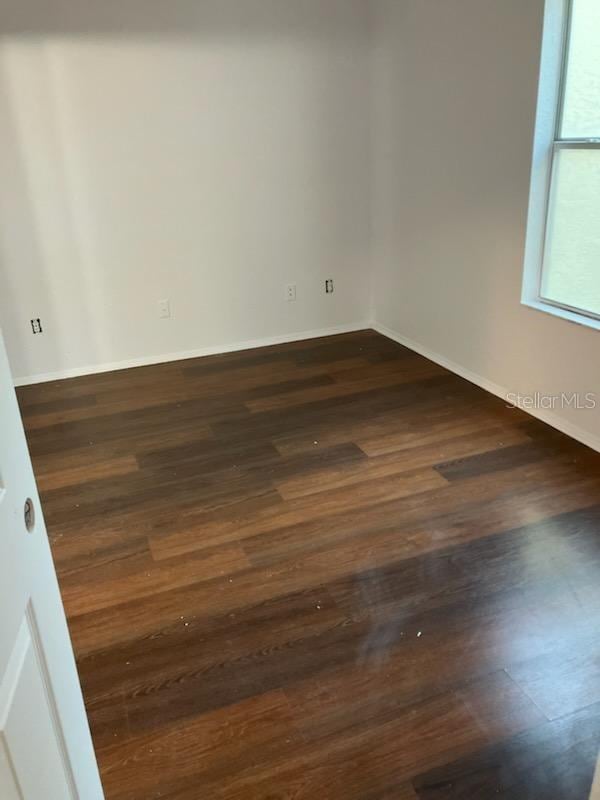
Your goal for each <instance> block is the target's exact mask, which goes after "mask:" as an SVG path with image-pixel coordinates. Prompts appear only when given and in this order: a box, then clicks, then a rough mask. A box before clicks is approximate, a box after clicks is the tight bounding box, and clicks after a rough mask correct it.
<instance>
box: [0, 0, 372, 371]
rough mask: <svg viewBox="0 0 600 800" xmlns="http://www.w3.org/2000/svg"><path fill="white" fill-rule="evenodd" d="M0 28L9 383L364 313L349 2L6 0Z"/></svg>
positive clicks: (364, 111) (363, 169)
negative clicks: (162, 315)
mask: <svg viewBox="0 0 600 800" xmlns="http://www.w3.org/2000/svg"><path fill="white" fill-rule="evenodd" d="M0 30H1V31H2V33H3V36H2V39H1V40H0V41H1V44H0V174H1V175H2V180H1V181H0V277H1V280H2V284H1V291H0V321H1V324H2V326H3V328H4V333H5V337H6V341H7V347H8V350H9V355H10V359H11V362H12V367H13V372H14V374H15V376H16V378H17V379H23V378H29V379H31V378H32V377H35V376H39V375H40V374H43V373H60V374H66V373H68V372H69V371H70V370H72V371H80V370H82V371H85V370H87V369H93V368H98V367H100V366H102V365H106V364H107V363H108V364H110V363H112V362H121V361H127V360H139V359H160V358H161V357H168V356H170V355H171V354H174V353H180V352H188V351H195V350H203V349H210V348H216V349H221V348H224V347H227V346H234V345H236V344H237V343H239V342H241V341H246V340H254V339H262V338H265V337H285V336H288V335H289V336H293V334H296V333H298V332H305V331H312V330H315V329H321V328H330V327H332V326H346V325H347V326H350V327H352V326H358V325H360V324H361V323H364V322H365V320H366V318H367V312H368V298H369V201H370V198H369V181H370V178H369V176H370V164H369V157H370V147H369V51H368V45H369V41H368V9H367V4H366V3H365V2H364V0H243V2H240V0H169V2H163V0H120V1H119V2H117V1H116V0H109V1H108V2H99V3H94V4H86V3H73V2H69V0H53V2H47V0H38V1H37V2H34V0H25V2H24V3H23V2H19V3H17V0H11V3H8V4H3V6H2V11H0ZM330 277H331V278H334V280H335V292H334V294H333V295H330V296H326V295H325V293H324V281H325V279H326V278H330ZM287 283H296V284H297V287H298V288H297V297H298V299H297V301H296V302H295V303H288V302H286V301H285V299H284V287H285V285H286V284H287ZM163 298H170V300H171V306H172V315H173V316H172V318H171V319H170V320H167V321H165V320H160V319H159V318H158V313H157V302H158V301H159V300H161V299H163ZM32 317H40V318H41V319H42V323H43V326H44V333H43V334H42V335H38V336H33V334H32V332H31V328H30V322H29V321H30V319H31V318H32Z"/></svg>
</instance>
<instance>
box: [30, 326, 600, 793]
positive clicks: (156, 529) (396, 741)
mask: <svg viewBox="0 0 600 800" xmlns="http://www.w3.org/2000/svg"><path fill="white" fill-rule="evenodd" d="M19 396H20V402H21V407H22V411H23V414H24V419H25V424H26V428H27V434H28V440H29V444H30V448H31V452H32V457H33V460H34V467H35V470H36V474H37V477H38V481H39V487H40V490H41V493H42V498H43V502H44V508H45V513H46V518H47V524H48V529H49V532H50V537H51V541H52V547H53V552H54V556H55V559H56V564H57V569H58V572H59V580H60V584H61V589H62V593H63V598H64V601H65V605H66V608H67V613H68V616H69V624H70V628H71V632H72V636H73V640H74V645H75V648H76V653H77V657H78V663H79V669H80V674H81V677H82V682H83V688H84V695H85V699H86V703H87V708H88V713H89V717H90V722H91V726H92V731H93V735H94V740H95V743H96V747H97V752H98V757H99V761H100V767H101V771H102V776H103V781H104V784H105V788H106V796H107V800H149V799H150V798H159V797H160V798H177V800H198V798H200V797H202V798H217V800H234V799H235V800H246V798H256V799H257V800H267V798H268V800H276V799H279V798H281V800H283V798H286V799H289V800H291V799H292V798H293V800H304V798H306V800H308V799H310V800H313V799H314V798H319V800H391V798H394V800H415V799H416V798H420V800H433V799H434V798H435V799H437V798H453V800H455V799H456V798H465V800H466V798H469V800H472V799H473V798H481V799H482V800H484V799H485V800H487V799H488V798H505V799H506V800H508V799H509V798H510V800H525V798H527V800H529V798H532V799H533V798H535V799H536V800H538V799H543V800H554V799H555V798H556V800H559V798H560V800H587V797H588V795H589V791H590V786H591V782H592V775H593V771H594V766H595V762H596V757H597V754H598V748H599V746H600V646H599V645H600V625H599V622H600V580H599V579H600V495H599V488H600V457H599V456H598V455H596V454H594V453H592V452H591V451H589V450H587V449H586V448H584V447H583V446H580V445H578V444H576V443H574V442H573V441H571V440H569V439H567V438H566V437H564V436H562V435H560V434H558V433H556V432H554V431H553V430H552V429H550V428H547V427H545V426H544V425H542V424H541V423H538V422H536V421H534V420H532V419H531V418H530V417H527V416H526V415H524V414H523V413H521V412H519V411H515V410H511V409H508V408H506V407H505V405H504V403H503V402H502V401H500V400H498V399H497V398H494V397H491V396H490V395H488V394H486V393H485V392H483V391H482V390H480V389H478V388H476V387H474V386H472V385H471V384H469V383H467V382H466V381H464V380H462V379H460V378H458V377H456V376H454V375H452V374H450V373H448V372H446V371H445V370H443V369H441V368H440V367H438V366H436V365H434V364H432V363H431V362H428V361H426V360H425V359H423V358H421V357H420V356H417V355H416V354H414V353H412V352H410V351H408V350H406V349H404V348H402V347H401V346H399V345H397V344H395V343H393V342H391V341H389V340H388V339H386V338H384V337H382V336H380V335H378V334H375V333H373V332H371V331H364V332H360V333H356V334H348V335H344V336H336V337H330V338H327V339H320V340H312V341H307V342H298V343H293V344H286V345H281V346H276V347H271V348H264V349H261V350H255V351H248V352H246V353H237V354H229V355H223V356H216V357H210V358H205V359H197V360H194V361H187V362H177V363H170V364H164V365H158V366H153V367H144V368H140V369H133V370H125V371H122V372H116V373H109V374H104V375H93V376H89V377H85V378H78V379H73V380H68V381H62V382H59V383H53V384H43V385H40V386H32V387H27V388H23V389H21V390H20V391H19Z"/></svg>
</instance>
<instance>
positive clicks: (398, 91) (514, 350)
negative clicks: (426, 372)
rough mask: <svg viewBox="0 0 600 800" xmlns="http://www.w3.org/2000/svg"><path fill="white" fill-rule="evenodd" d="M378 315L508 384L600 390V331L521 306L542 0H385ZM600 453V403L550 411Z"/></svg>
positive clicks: (378, 151)
mask: <svg viewBox="0 0 600 800" xmlns="http://www.w3.org/2000/svg"><path fill="white" fill-rule="evenodd" d="M374 12H375V14H374V51H373V120H374V127H373V152H374V171H373V208H372V216H373V220H374V256H373V258H374V291H375V309H376V319H377V321H378V323H379V324H380V325H382V326H384V327H385V329H387V330H391V331H392V332H394V333H395V334H396V335H397V336H399V338H401V339H403V340H405V341H407V340H408V341H410V342H411V343H412V344H413V345H414V346H416V347H417V348H419V349H420V350H421V351H422V352H426V353H429V354H431V355H433V357H435V358H437V359H438V360H440V361H443V362H445V363H447V364H449V365H451V366H452V367H453V368H455V369H457V370H458V371H460V372H462V373H463V374H465V375H469V376H470V377H471V378H473V379H475V380H476V381H478V382H479V383H482V384H484V385H486V386H488V387H489V388H491V389H494V390H496V391H513V392H517V391H520V392H522V393H524V394H533V393H534V392H540V393H542V394H548V395H555V394H560V393H561V392H563V391H564V392H568V393H571V392H579V393H581V394H582V395H584V394H585V393H586V392H590V391H600V380H599V362H600V359H599V355H600V338H599V334H598V332H597V331H595V330H590V329H587V328H584V327H581V326H578V325H575V324H573V323H570V322H566V321H564V320H560V319H556V318H554V317H552V316H549V315H547V314H544V313H541V312H538V311H534V310H532V309H530V308H526V307H524V306H522V305H521V304H520V295H521V283H522V273H523V253H524V244H525V227H526V218H527V204H528V193H529V178H530V167H531V154H532V139H533V130H534V121H535V106H536V91H537V76H538V65H539V55H540V45H541V33H542V19H543V0H402V2H398V0H375V5H374ZM546 416H547V418H548V419H551V420H552V421H553V422H554V423H555V424H558V425H560V427H561V428H562V429H563V430H567V431H569V432H571V433H572V434H573V435H576V436H578V437H579V438H581V439H584V440H586V441H588V442H589V443H591V444H593V445H594V446H596V447H597V448H598V449H600V398H599V405H598V408H596V409H595V410H574V409H570V408H566V409H564V410H555V411H554V416H552V417H551V416H549V415H546Z"/></svg>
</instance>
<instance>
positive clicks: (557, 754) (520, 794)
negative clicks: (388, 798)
mask: <svg viewBox="0 0 600 800" xmlns="http://www.w3.org/2000/svg"><path fill="white" fill-rule="evenodd" d="M599 747H600V704H596V705H594V706H589V707H588V708H586V709H585V710H583V711H581V712H579V713H577V714H573V715H570V716H568V717H565V718H563V719H560V720H557V721H555V722H550V723H547V724H545V725H540V726H537V727H534V728H533V729H532V730H531V731H528V732H525V733H522V734H520V735H517V736H515V737H512V738H508V739H507V740H505V741H502V742H500V743H498V744H496V745H491V746H488V747H486V748H483V749H482V750H480V751H478V752H476V753H473V754H471V755H470V756H467V757H465V758H462V759H458V760H456V761H454V762H452V763H451V764H448V765H446V766H443V767H440V768H438V769H432V770H430V771H429V772H427V773H425V774H424V775H421V776H418V777H416V778H415V780H414V784H415V787H416V790H417V796H418V797H419V798H420V800H488V799H489V798H491V797H494V798H496V797H498V798H500V799H501V800H538V799H539V798H543V800H588V798H589V794H590V789H591V786H592V778H593V774H594V768H595V766H596V759H597V755H598V749H599Z"/></svg>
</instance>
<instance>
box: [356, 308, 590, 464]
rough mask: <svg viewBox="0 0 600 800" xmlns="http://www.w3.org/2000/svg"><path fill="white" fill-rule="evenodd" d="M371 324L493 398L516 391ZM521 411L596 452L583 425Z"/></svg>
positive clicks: (544, 413)
mask: <svg viewBox="0 0 600 800" xmlns="http://www.w3.org/2000/svg"><path fill="white" fill-rule="evenodd" d="M371 327H372V328H373V330H376V331H377V332H378V333H381V334H382V335H383V336H387V338H388V339H393V341H395V342H398V344H402V345H404V346H405V347H408V348H409V350H414V351H415V353H419V355H421V356H424V357H425V358H428V359H429V360H430V361H434V362H435V363H436V364H439V365H440V366H441V367H444V368H445V369H447V370H449V371H450V372H454V373H455V374H456V375H460V377H461V378H465V379H466V380H468V381H470V382H471V383H474V384H475V385H476V386H480V387H481V388H482V389H485V390H486V392H490V393H491V394H495V395H496V396H497V397H500V398H502V400H506V399H507V397H508V395H511V394H512V395H514V394H516V391H514V390H512V389H507V388H506V387H504V386H500V385H499V384H497V383H493V382H492V381H490V380H488V379H487V378H483V377H482V376H481V375H477V374H476V373H475V372H471V370H469V369H466V368H465V367H463V366H461V365H460V364H457V363H455V362H454V361H451V360H450V359H449V358H446V357H445V356H442V355H440V354H439V353H435V352H433V350H430V349H429V348H428V347H424V346H423V345H422V344H419V342H415V341H413V340H412V339H409V338H408V337H407V336H402V335H401V334H399V333H396V331H393V330H391V328H388V327H386V326H385V325H381V324H380V323H378V322H373V323H371ZM523 410H524V411H526V413H528V414H530V415H531V416H532V417H535V418H536V419H539V420H541V421H542V422H545V423H547V424H548V425H550V426H551V427H552V428H556V430H558V431H560V432H561V433H565V434H566V435H567V436H570V437H571V438H572V439H576V440H577V441H578V442H581V443H582V444H585V445H587V446H588V447H591V448H592V450H596V451H598V452H600V437H598V436H596V435H594V434H593V433H590V432H589V431H586V430H585V429H584V428H580V427H579V426H578V425H573V423H572V422H568V421H567V420H565V419H563V418H562V417H559V416H558V415H557V414H555V413H553V412H552V411H548V410H547V409H542V408H535V409H533V408H532V409H523Z"/></svg>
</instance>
